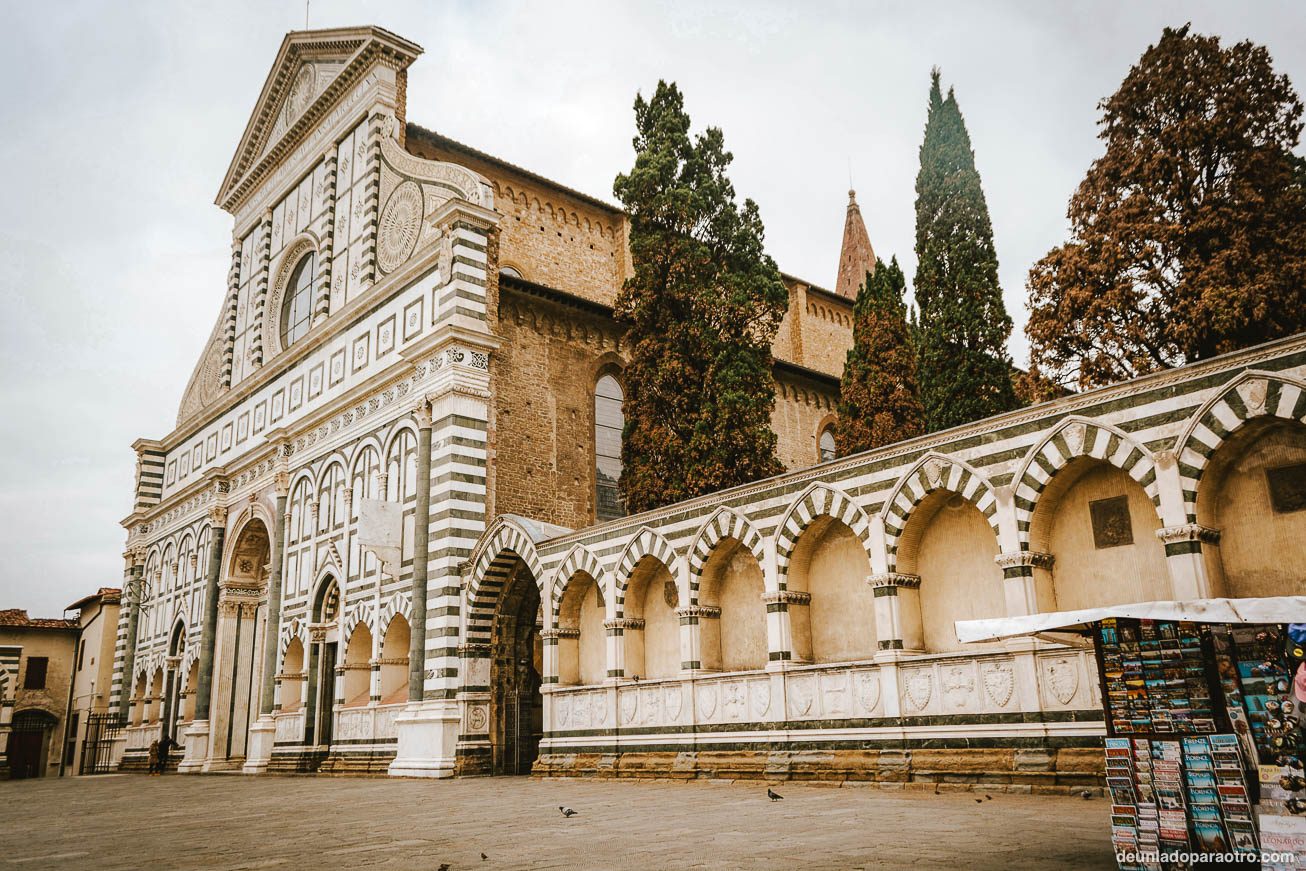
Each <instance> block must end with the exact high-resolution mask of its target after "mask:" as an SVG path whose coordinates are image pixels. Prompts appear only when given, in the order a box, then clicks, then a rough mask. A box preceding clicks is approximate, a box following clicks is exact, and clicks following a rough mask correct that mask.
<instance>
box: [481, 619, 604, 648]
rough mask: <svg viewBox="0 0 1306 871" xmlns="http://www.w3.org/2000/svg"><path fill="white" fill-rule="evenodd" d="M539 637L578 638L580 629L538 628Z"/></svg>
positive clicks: (545, 638)
mask: <svg viewBox="0 0 1306 871" xmlns="http://www.w3.org/2000/svg"><path fill="white" fill-rule="evenodd" d="M603 625H605V626H606V625H607V624H606V623H605V624H603ZM540 637H541V638H543V639H544V640H545V641H548V640H550V639H556V638H580V630H579V629H542V630H540ZM466 646H477V647H479V646H481V645H466Z"/></svg>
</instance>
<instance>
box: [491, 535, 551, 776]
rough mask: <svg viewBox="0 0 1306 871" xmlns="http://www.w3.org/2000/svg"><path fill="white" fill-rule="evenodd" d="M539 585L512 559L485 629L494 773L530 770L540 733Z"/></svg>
mask: <svg viewBox="0 0 1306 871" xmlns="http://www.w3.org/2000/svg"><path fill="white" fill-rule="evenodd" d="M542 621H543V611H542V610H541V607H540V589H539V586H538V585H537V583H536V580H535V576H534V575H533V574H531V570H530V569H529V568H527V567H526V565H525V563H523V562H521V561H520V560H518V561H517V563H516V566H515V568H514V569H513V571H512V574H511V575H510V576H509V578H508V582H507V583H506V584H505V585H504V588H503V593H502V594H501V595H500V596H499V601H498V605H497V607H496V608H495V611H494V622H493V624H492V625H491V630H490V650H491V653H490V687H491V696H490V746H491V752H492V762H491V764H492V771H493V773H494V774H530V772H531V766H532V765H533V764H534V763H535V758H536V757H537V756H538V755H539V752H540V739H541V738H542V737H543V734H544V697H543V695H542V694H541V693H540V684H541V683H542V681H541V675H542V674H543V672H544V643H543V641H542V640H541V638H540V630H541V629H542V628H543V626H542Z"/></svg>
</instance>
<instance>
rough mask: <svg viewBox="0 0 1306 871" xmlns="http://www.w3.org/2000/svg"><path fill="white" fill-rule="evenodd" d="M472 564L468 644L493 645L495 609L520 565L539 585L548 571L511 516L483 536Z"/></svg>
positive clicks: (528, 536) (497, 520) (500, 519)
mask: <svg viewBox="0 0 1306 871" xmlns="http://www.w3.org/2000/svg"><path fill="white" fill-rule="evenodd" d="M469 562H470V564H471V574H470V576H469V581H468V586H467V604H468V607H467V643H468V644H489V643H490V628H491V624H492V623H493V622H494V610H495V608H496V607H497V606H498V603H499V596H500V595H501V594H502V593H503V589H504V587H506V586H507V585H508V581H509V580H510V579H511V578H512V576H513V573H514V572H515V571H516V570H517V564H518V562H520V563H522V564H524V565H525V566H526V568H527V569H528V570H529V571H530V572H531V575H532V577H533V578H534V580H535V583H536V584H537V585H541V584H543V583H544V572H543V571H542V570H541V568H540V557H539V554H538V553H537V552H536V550H535V540H534V538H533V537H532V536H531V534H530V533H529V532H527V531H526V527H525V526H523V525H522V524H521V523H520V522H518V521H517V520H516V519H515V518H514V517H512V516H511V515H507V514H503V515H500V516H499V517H497V518H495V520H494V522H493V523H492V524H490V527H489V528H488V529H486V530H485V532H484V533H483V534H482V535H481V540H480V541H479V542H478V543H477V545H476V547H475V548H473V550H472V555H471V559H470V560H469Z"/></svg>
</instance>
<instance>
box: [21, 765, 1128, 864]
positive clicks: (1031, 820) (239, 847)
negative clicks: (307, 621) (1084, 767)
mask: <svg viewBox="0 0 1306 871" xmlns="http://www.w3.org/2000/svg"><path fill="white" fill-rule="evenodd" d="M776 789H777V791H778V792H780V793H781V794H783V795H784V796H785V800H784V801H782V802H775V803H772V802H770V801H768V800H767V798H766V787H765V785H761V784H757V783H748V784H744V783H737V784H729V783H697V782H695V783H658V782H611V781H593V780H575V781H567V780H552V781H540V780H531V779H528V778H493V779H466V780H449V781H440V782H436V781H417V780H387V779H384V778H376V779H338V778H325V777H242V776H230V775H229V776H210V777H194V776H177V775H169V776H167V777H162V778H160V777H147V776H143V775H105V776H100V777H88V778H64V779H55V778H45V779H41V780H25V781H10V782H5V783H0V869H4V868H40V869H56V868H78V869H81V868H87V869H115V868H130V869H136V868H150V869H164V868H178V869H190V868H203V869H238V868H272V867H276V868H312V869H315V871H325V869H333V868H392V869H430V871H436V869H438V868H439V867H440V866H441V865H442V864H443V863H448V864H449V866H450V871H463V869H479V871H499V869H503V868H560V869H561V868H568V869H570V868H596V869H608V868H612V869H623V868H630V869H640V871H652V869H660V868H705V869H721V868H747V869H772V868H774V869H789V868H830V869H845V868H847V869H852V868H938V867H950V868H952V869H956V871H960V869H970V868H993V869H999V868H1002V869H1007V868H1011V869H1015V868H1058V869H1063V868H1094V869H1110V868H1114V867H1115V863H1114V861H1113V858H1112V855H1111V849H1110V842H1109V838H1108V831H1109V825H1108V815H1109V807H1108V805H1107V803H1106V801H1105V800H1104V799H1101V798H1094V799H1091V800H1087V801H1086V800H1084V799H1081V798H1072V797H1064V796H1029V795H1004V794H999V793H993V798H992V800H985V799H984V794H983V793H982V792H977V793H970V792H959V793H947V792H945V793H943V794H941V795H934V794H933V793H932V792H929V791H925V792H918V791H909V792H899V791H885V790H882V789H877V788H874V787H843V788H837V787H821V786H806V785H799V784H794V783H784V784H780V785H778V786H776ZM976 798H979V799H980V801H979V802H978V803H977V802H976ZM563 804H565V805H569V806H570V807H573V808H575V809H576V810H577V811H578V812H579V814H578V815H577V816H575V817H572V818H571V819H564V818H563V817H562V815H561V814H559V813H558V805H563ZM482 852H484V853H485V854H486V855H487V856H488V857H489V858H488V859H486V860H482V859H481V853H482Z"/></svg>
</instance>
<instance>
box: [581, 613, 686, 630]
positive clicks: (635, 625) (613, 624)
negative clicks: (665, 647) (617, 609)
mask: <svg viewBox="0 0 1306 871" xmlns="http://www.w3.org/2000/svg"><path fill="white" fill-rule="evenodd" d="M677 613H679V611H677ZM603 628H604V629H643V628H644V621H643V620H641V619H640V618H638V617H618V618H616V619H615V620H604V621H603ZM572 631H574V632H576V634H577V635H579V634H580V630H579V629H576V630H572Z"/></svg>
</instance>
